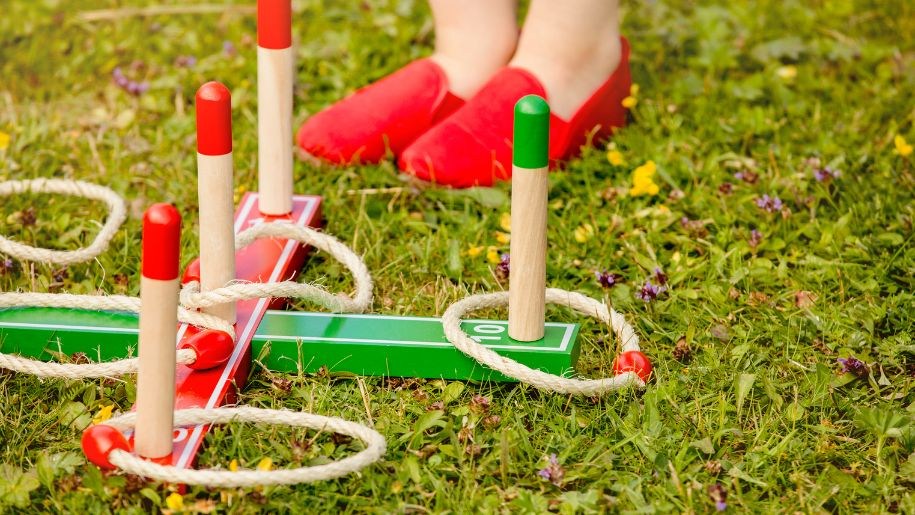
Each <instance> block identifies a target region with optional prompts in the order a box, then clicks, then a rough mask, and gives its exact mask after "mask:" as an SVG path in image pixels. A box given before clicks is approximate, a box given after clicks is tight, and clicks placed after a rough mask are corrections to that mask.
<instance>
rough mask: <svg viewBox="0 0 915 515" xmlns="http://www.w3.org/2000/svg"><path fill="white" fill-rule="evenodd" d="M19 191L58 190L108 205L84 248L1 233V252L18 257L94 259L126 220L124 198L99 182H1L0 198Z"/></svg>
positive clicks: (66, 262) (62, 262) (49, 260)
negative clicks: (46, 246) (54, 245)
mask: <svg viewBox="0 0 915 515" xmlns="http://www.w3.org/2000/svg"><path fill="white" fill-rule="evenodd" d="M20 193H57V194H61V195H69V196H72V197H83V198H88V199H93V200H100V201H102V202H104V203H105V204H106V205H107V206H108V220H107V221H106V222H105V224H104V225H103V226H102V228H101V229H100V230H99V233H98V235H97V236H96V237H95V239H94V240H93V241H92V243H91V244H89V246H87V247H83V248H79V249H77V250H52V249H43V248H38V247H32V246H31V245H25V244H22V243H18V242H15V241H13V240H10V239H8V238H5V237H3V236H0V252H2V253H4V254H9V255H11V256H15V257H17V258H19V259H24V260H28V261H37V262H41V263H55V264H58V265H72V264H74V263H81V262H83V261H89V260H90V259H93V258H95V257H96V256H98V255H99V254H101V253H102V252H104V251H105V249H107V248H108V244H109V243H110V242H111V238H113V237H114V234H115V233H116V232H117V230H118V228H119V227H120V226H121V224H122V223H124V220H125V219H127V206H126V205H125V204H124V199H122V198H121V196H120V195H118V194H117V193H115V192H114V191H112V190H110V189H108V188H106V187H104V186H99V185H98V184H92V183H89V182H83V181H74V180H69V179H32V180H24V181H3V182H0V197H8V196H10V195H15V194H20Z"/></svg>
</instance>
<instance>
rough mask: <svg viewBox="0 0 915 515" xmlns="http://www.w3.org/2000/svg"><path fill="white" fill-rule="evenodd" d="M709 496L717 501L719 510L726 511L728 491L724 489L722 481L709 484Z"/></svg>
mask: <svg viewBox="0 0 915 515" xmlns="http://www.w3.org/2000/svg"><path fill="white" fill-rule="evenodd" d="M708 496H709V497H711V498H712V501H714V502H715V509H716V510H717V511H724V510H726V509H727V508H728V503H727V502H726V501H727V499H728V491H727V490H725V489H724V485H722V484H721V483H715V484H713V485H709V487H708Z"/></svg>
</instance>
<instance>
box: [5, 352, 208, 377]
mask: <svg viewBox="0 0 915 515" xmlns="http://www.w3.org/2000/svg"><path fill="white" fill-rule="evenodd" d="M177 357H178V359H177V362H178V363H179V364H181V365H193V364H194V362H195V361H197V353H195V352H194V351H193V350H192V349H178V351H177ZM0 368H7V369H9V370H12V371H13V372H19V373H21V374H31V375H33V376H38V377H43V378H49V377H56V378H63V379H91V378H96V377H118V376H122V375H126V374H136V373H137V370H139V368H140V359H139V358H128V359H119V360H115V361H106V362H104V363H45V362H43V361H36V360H34V359H28V358H21V357H19V356H13V355H12V354H3V353H0Z"/></svg>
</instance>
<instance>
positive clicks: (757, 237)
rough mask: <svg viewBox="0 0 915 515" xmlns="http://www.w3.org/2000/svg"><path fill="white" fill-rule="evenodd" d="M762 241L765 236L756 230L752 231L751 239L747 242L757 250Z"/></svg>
mask: <svg viewBox="0 0 915 515" xmlns="http://www.w3.org/2000/svg"><path fill="white" fill-rule="evenodd" d="M762 240H763V234H762V233H761V232H759V231H757V230H756V229H753V230H752V231H750V239H749V240H747V243H749V244H750V247H751V248H754V249H755V248H756V247H758V246H759V244H760V243H762Z"/></svg>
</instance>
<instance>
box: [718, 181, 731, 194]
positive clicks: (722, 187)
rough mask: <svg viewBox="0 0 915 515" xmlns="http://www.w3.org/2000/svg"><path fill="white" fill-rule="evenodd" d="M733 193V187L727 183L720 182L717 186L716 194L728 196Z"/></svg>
mask: <svg viewBox="0 0 915 515" xmlns="http://www.w3.org/2000/svg"><path fill="white" fill-rule="evenodd" d="M733 191H734V185H733V184H731V183H729V182H722V183H721V184H719V185H718V192H719V193H721V194H722V195H730V194H731V192H733Z"/></svg>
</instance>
